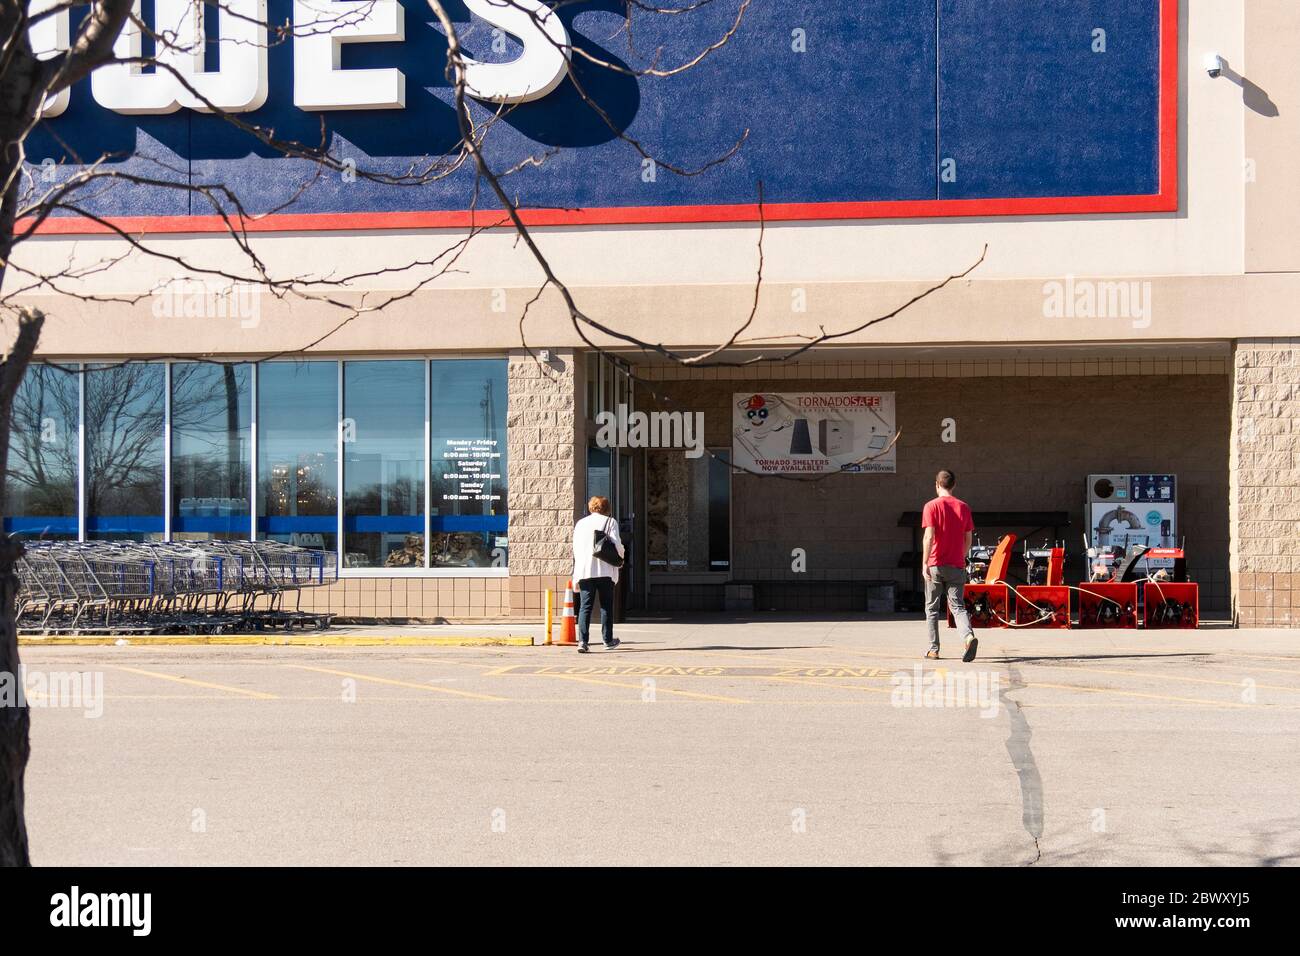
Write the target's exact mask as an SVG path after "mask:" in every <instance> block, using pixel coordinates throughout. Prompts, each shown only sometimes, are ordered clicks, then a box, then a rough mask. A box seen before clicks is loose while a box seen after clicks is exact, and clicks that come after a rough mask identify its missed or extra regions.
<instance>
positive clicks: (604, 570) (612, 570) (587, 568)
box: [573, 512, 626, 588]
mask: <svg viewBox="0 0 1300 956" xmlns="http://www.w3.org/2000/svg"><path fill="white" fill-rule="evenodd" d="M597 531H604V532H605V533H606V534H608V535H609V536H610V537H611V538H613V539H614V544H615V545H617V546H618V553H619V554H623V555H625V554H626V552H625V551H624V550H623V539H622V538H620V537H619V534H618V521H617V520H616V519H614V518H608V517H606V516H605V515H602V514H597V513H596V512H592V513H591V514H589V515H587V517H585V518H583V519H581V520H580V521H579V522H578V523H577V524H575V525H574V526H573V586H574V587H575V588H576V587H577V586H578V582H579V581H583V580H585V579H587V578H613V579H614V583H615V584H617V583H618V568H616V567H614V566H613V565H612V564H606V563H605V562H604V561H602V560H600V559H599V558H597V557H594V556H593V555H592V553H591V552H592V543H593V542H594V541H595V540H596V532H597Z"/></svg>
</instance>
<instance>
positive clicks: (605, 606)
mask: <svg viewBox="0 0 1300 956" xmlns="http://www.w3.org/2000/svg"><path fill="white" fill-rule="evenodd" d="M597 595H600V638H601V640H603V641H604V642H605V643H606V644H608V643H610V641H612V640H614V579H613V578H583V579H582V580H581V581H579V582H578V641H579V642H580V643H582V644H586V643H587V633H588V632H589V631H590V630H591V606H592V604H593V603H595V601H596V596H597Z"/></svg>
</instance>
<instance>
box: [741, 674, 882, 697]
mask: <svg viewBox="0 0 1300 956" xmlns="http://www.w3.org/2000/svg"><path fill="white" fill-rule="evenodd" d="M756 679H757V680H771V681H780V682H781V683H785V684H810V685H812V686H813V687H833V688H835V689H836V690H862V691H866V692H867V693H870V694H884V695H886V696H889V695H891V694H893V693H894V692H893V690H885V688H883V687H864V686H863V685H861V684H845V683H841V682H831V681H829V680H820V679H818V678H816V677H758V678H756Z"/></svg>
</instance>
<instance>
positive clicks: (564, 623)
mask: <svg viewBox="0 0 1300 956" xmlns="http://www.w3.org/2000/svg"><path fill="white" fill-rule="evenodd" d="M555 643H556V644H568V645H570V646H572V645H575V644H577V643H578V615H577V614H576V613H575V612H574V610H573V582H572V581H570V582H569V583H568V584H567V585H566V586H565V588H564V610H562V611H561V612H560V639H559V640H558V641H556V642H555Z"/></svg>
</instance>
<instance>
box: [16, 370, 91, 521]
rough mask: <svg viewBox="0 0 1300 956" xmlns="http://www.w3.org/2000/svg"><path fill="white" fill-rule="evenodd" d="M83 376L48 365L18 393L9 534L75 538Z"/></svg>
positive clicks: (26, 376) (27, 375)
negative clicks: (81, 379)
mask: <svg viewBox="0 0 1300 956" xmlns="http://www.w3.org/2000/svg"><path fill="white" fill-rule="evenodd" d="M73 368H74V369H75V368H76V366H73ZM80 378H81V377H80V375H78V374H77V372H75V371H63V370H61V369H58V368H54V367H52V366H48V365H31V366H29V367H28V368H27V371H26V372H25V373H24V375H23V381H22V384H21V385H20V386H19V387H18V391H17V393H16V394H15V395H14V403H13V414H12V419H11V425H10V432H9V470H8V472H7V473H6V474H5V500H6V501H7V502H8V509H9V513H8V515H7V516H6V517H5V520H4V530H5V532H6V533H8V534H12V535H16V536H18V537H20V538H23V539H25V540H36V539H59V538H76V537H77V484H78V470H79V467H80V465H79V452H78V446H79V444H80V441H79V438H78V433H77V430H78V426H79V424H80V422H81V411H80V405H81V384H80Z"/></svg>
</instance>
